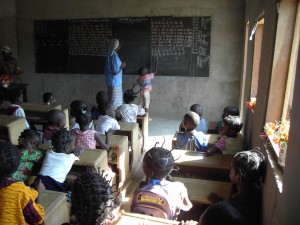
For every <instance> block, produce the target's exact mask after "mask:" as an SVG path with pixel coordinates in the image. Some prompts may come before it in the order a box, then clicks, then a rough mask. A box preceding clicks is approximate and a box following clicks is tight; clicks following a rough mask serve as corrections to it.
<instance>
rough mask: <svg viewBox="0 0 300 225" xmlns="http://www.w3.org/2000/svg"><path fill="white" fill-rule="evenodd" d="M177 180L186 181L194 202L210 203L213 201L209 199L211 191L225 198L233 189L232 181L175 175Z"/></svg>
mask: <svg viewBox="0 0 300 225" xmlns="http://www.w3.org/2000/svg"><path fill="white" fill-rule="evenodd" d="M173 178H174V180H175V181H179V182H182V183H184V185H185V187H186V188H187V190H188V194H189V199H190V200H191V202H192V203H194V204H205V205H210V204H212V203H213V202H211V200H209V198H208V196H209V195H210V194H211V193H216V194H217V195H218V196H220V197H221V198H223V199H224V200H225V199H227V198H228V196H229V195H230V190H231V183H229V182H220V181H212V180H202V179H191V178H181V177H173Z"/></svg>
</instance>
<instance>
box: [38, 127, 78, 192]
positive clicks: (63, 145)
mask: <svg viewBox="0 0 300 225" xmlns="http://www.w3.org/2000/svg"><path fill="white" fill-rule="evenodd" d="M74 143H75V137H74V136H73V135H72V133H71V132H70V131H68V130H66V129H63V130H58V131H56V132H55V133H54V135H53V138H52V145H53V150H49V151H47V153H46V157H45V159H44V161H43V165H42V168H41V170H40V172H39V175H38V177H37V180H36V182H38V181H39V180H41V181H42V183H43V184H44V186H45V188H46V190H51V191H60V192H65V191H66V188H65V185H64V181H65V179H66V177H67V174H68V173H69V171H70V170H71V167H72V165H73V163H74V162H75V161H76V160H79V158H78V157H79V156H80V155H81V154H82V153H83V150H82V149H75V147H74Z"/></svg>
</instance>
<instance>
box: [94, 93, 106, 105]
mask: <svg viewBox="0 0 300 225" xmlns="http://www.w3.org/2000/svg"><path fill="white" fill-rule="evenodd" d="M96 102H97V104H98V105H99V104H106V103H108V94H107V92H105V91H99V92H98V93H97V95H96Z"/></svg>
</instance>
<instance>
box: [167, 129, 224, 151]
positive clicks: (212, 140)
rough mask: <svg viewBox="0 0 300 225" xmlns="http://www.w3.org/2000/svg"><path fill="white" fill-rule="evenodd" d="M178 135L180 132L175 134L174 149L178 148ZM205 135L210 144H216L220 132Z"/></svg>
mask: <svg viewBox="0 0 300 225" xmlns="http://www.w3.org/2000/svg"><path fill="white" fill-rule="evenodd" d="M177 135H178V132H176V133H175V135H174V137H173V139H172V149H176V148H177V144H176V142H177ZM205 136H206V138H207V139H208V144H215V143H216V142H217V141H218V137H220V135H219V134H206V135H205ZM185 150H189V149H185Z"/></svg>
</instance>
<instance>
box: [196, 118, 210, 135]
mask: <svg viewBox="0 0 300 225" xmlns="http://www.w3.org/2000/svg"><path fill="white" fill-rule="evenodd" d="M196 131H201V132H203V133H204V134H207V131H208V121H207V120H206V119H204V118H201V119H200V122H199V124H198V126H197V127H196Z"/></svg>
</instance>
